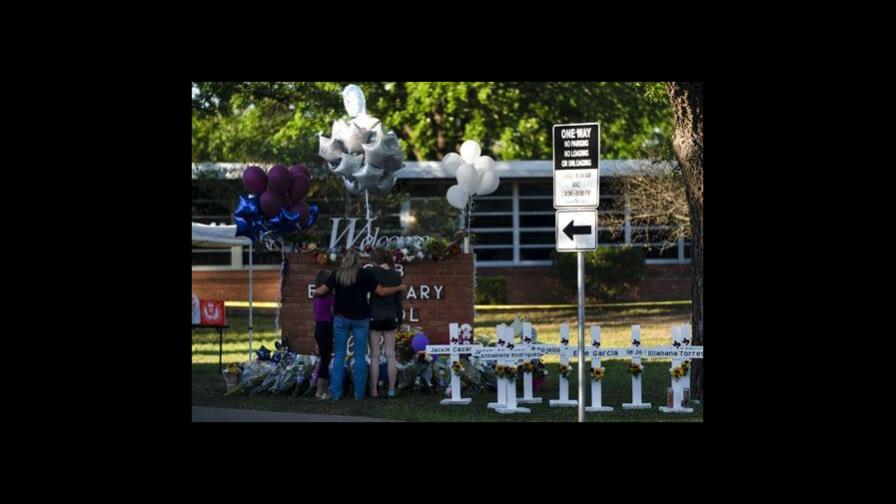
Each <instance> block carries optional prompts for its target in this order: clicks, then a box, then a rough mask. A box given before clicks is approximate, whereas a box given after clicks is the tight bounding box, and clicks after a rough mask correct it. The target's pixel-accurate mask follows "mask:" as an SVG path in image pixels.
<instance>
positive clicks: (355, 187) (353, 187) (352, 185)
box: [342, 179, 364, 196]
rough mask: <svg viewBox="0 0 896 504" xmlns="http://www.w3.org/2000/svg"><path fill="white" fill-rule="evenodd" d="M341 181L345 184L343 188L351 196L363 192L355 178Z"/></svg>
mask: <svg viewBox="0 0 896 504" xmlns="http://www.w3.org/2000/svg"><path fill="white" fill-rule="evenodd" d="M342 182H343V183H344V184H345V189H346V190H347V191H348V192H349V194H351V195H352V196H360V195H362V194H364V189H361V187H360V185H359V184H358V181H357V180H349V179H344V180H343V181H342Z"/></svg>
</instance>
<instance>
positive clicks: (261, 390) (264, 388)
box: [249, 363, 286, 396]
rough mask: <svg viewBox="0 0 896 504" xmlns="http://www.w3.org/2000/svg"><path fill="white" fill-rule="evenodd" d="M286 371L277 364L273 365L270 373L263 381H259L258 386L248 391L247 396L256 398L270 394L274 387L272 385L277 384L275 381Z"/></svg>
mask: <svg viewBox="0 0 896 504" xmlns="http://www.w3.org/2000/svg"><path fill="white" fill-rule="evenodd" d="M285 370H286V368H285V367H284V366H281V365H280V364H279V363H278V364H276V365H274V366H273V368H272V369H271V371H270V372H269V373H268V374H267V376H265V377H264V380H262V381H261V384H260V385H256V386H255V387H252V388H251V389H249V395H251V396H257V395H262V396H263V395H269V394H270V393H271V389H272V388H273V387H274V384H275V383H277V380H278V379H279V378H280V376H281V375H282V374H283V372H284V371H285Z"/></svg>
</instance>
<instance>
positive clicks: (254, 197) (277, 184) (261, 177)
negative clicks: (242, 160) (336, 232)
mask: <svg viewBox="0 0 896 504" xmlns="http://www.w3.org/2000/svg"><path fill="white" fill-rule="evenodd" d="M310 184H311V171H310V170H309V169H308V167H307V166H305V165H303V164H297V165H293V166H292V167H290V168H286V167H285V166H280V165H277V166H274V167H272V168H271V169H270V171H268V172H267V173H265V172H264V170H262V169H261V168H259V167H258V166H250V167H248V168H246V171H244V172H243V185H244V186H245V188H246V190H247V191H248V192H249V195H248V196H246V195H240V201H239V203H238V204H237V207H236V210H234V212H233V220H234V222H235V223H236V235H237V236H248V237H249V238H251V239H252V240H254V241H256V242H260V241H261V242H267V240H266V238H274V239H277V240H279V241H283V239H284V238H285V237H286V236H288V235H290V234H291V233H293V232H296V231H300V230H302V229H306V228H308V227H310V226H312V225H314V223H315V222H316V221H317V214H318V208H317V205H310V206H309V205H308V204H307V203H306V202H305V196H306V195H307V194H308V189H309V187H310Z"/></svg>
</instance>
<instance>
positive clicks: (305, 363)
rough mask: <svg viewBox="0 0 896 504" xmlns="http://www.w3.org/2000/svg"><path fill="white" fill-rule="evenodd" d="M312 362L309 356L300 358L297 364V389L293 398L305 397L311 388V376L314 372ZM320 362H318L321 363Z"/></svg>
mask: <svg viewBox="0 0 896 504" xmlns="http://www.w3.org/2000/svg"><path fill="white" fill-rule="evenodd" d="M312 360H313V359H311V358H310V357H309V356H307V355H305V356H299V358H298V359H297V361H296V363H295V376H294V382H295V387H294V388H293V392H292V396H293V397H299V396H301V395H304V394H305V392H307V391H308V390H309V389H310V388H311V374H312V372H313V371H314V368H315V366H313V365H312V364H311V363H312ZM319 362H320V361H317V363H319Z"/></svg>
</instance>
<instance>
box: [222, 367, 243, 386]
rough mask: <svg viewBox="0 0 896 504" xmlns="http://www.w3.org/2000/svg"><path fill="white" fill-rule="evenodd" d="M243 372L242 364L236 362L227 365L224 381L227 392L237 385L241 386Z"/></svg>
mask: <svg viewBox="0 0 896 504" xmlns="http://www.w3.org/2000/svg"><path fill="white" fill-rule="evenodd" d="M241 373H242V370H241V369H240V365H239V364H237V363H236V362H234V363H231V364H230V365H229V366H227V369H225V370H224V371H223V374H224V383H225V385H227V392H230V391H231V390H233V389H234V388H235V387H237V386H239V382H240V374H241Z"/></svg>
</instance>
